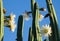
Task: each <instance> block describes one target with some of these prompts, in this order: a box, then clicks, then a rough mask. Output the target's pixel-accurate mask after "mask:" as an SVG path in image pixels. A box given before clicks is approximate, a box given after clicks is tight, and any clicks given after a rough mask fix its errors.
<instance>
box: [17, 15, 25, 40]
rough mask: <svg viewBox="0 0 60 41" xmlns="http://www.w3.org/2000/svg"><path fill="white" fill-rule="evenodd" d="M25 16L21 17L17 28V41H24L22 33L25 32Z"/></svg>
mask: <svg viewBox="0 0 60 41" xmlns="http://www.w3.org/2000/svg"><path fill="white" fill-rule="evenodd" d="M23 23H24V22H23V16H22V15H20V16H19V18H18V25H17V26H18V28H17V41H23V37H22V33H23V32H22V31H23Z"/></svg>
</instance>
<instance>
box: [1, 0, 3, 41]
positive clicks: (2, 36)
mask: <svg viewBox="0 0 60 41" xmlns="http://www.w3.org/2000/svg"><path fill="white" fill-rule="evenodd" d="M3 36H4V14H3V3H2V0H0V41H3Z"/></svg>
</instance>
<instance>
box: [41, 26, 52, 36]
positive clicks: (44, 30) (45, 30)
mask: <svg viewBox="0 0 60 41" xmlns="http://www.w3.org/2000/svg"><path fill="white" fill-rule="evenodd" d="M51 33H52V31H51V27H50V26H49V25H43V26H42V29H41V34H42V35H43V36H51Z"/></svg>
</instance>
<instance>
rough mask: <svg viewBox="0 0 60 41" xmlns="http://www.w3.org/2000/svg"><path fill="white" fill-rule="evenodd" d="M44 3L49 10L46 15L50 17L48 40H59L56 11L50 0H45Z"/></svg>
mask: <svg viewBox="0 0 60 41" xmlns="http://www.w3.org/2000/svg"><path fill="white" fill-rule="evenodd" d="M46 3H47V8H48V12H49V14H48V15H49V17H50V25H51V27H52V35H51V36H50V37H49V41H59V32H58V21H57V17H56V12H55V10H54V7H53V4H52V0H46ZM48 15H47V16H48Z"/></svg>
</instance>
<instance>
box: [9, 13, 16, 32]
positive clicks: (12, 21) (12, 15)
mask: <svg viewBox="0 0 60 41" xmlns="http://www.w3.org/2000/svg"><path fill="white" fill-rule="evenodd" d="M14 19H15V15H14V14H12V13H11V14H10V20H9V25H10V30H11V31H12V32H14V30H15V28H16V24H15V21H14Z"/></svg>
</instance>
